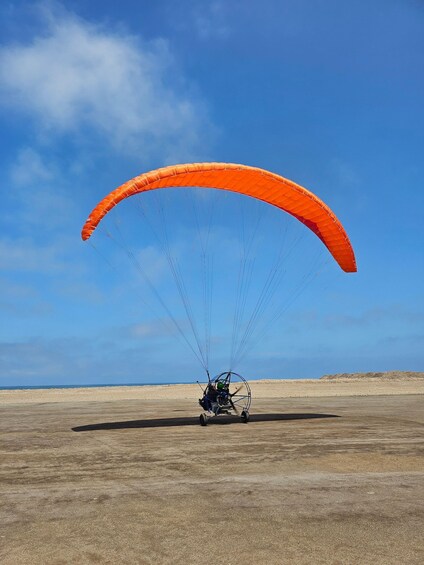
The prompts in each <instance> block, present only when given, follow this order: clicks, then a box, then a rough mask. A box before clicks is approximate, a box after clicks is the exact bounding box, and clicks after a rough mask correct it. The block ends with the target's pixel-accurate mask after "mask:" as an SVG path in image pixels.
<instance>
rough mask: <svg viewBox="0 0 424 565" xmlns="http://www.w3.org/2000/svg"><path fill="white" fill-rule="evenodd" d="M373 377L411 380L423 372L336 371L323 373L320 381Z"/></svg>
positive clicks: (421, 375) (420, 376)
mask: <svg viewBox="0 0 424 565" xmlns="http://www.w3.org/2000/svg"><path fill="white" fill-rule="evenodd" d="M363 379H375V380H381V381H388V380H390V381H393V380H405V381H413V380H417V379H424V373H423V372H418V371H385V372H382V373H338V374H336V375H324V376H323V377H321V378H320V380H321V381H344V380H349V381H351V380H363Z"/></svg>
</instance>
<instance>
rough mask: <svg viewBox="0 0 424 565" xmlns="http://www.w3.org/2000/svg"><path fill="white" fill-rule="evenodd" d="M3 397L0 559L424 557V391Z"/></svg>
mask: <svg viewBox="0 0 424 565" xmlns="http://www.w3.org/2000/svg"><path fill="white" fill-rule="evenodd" d="M251 386H252V394H253V403H252V410H251V412H252V419H251V422H249V424H247V425H246V424H242V423H241V422H240V421H239V420H238V419H237V418H230V417H222V418H221V419H216V420H215V421H214V422H212V423H211V425H210V426H208V427H206V428H202V427H200V426H199V425H198V415H199V409H198V407H197V406H196V401H197V398H198V396H199V389H198V386H197V385H169V386H161V387H109V388H85V389H84V388H81V389H65V390H64V389H49V390H19V391H1V392H0V407H1V416H0V420H1V421H0V424H1V426H0V427H1V436H0V461H1V464H0V499H1V505H0V562H1V563H2V564H6V565H12V564H13V565H16V564H64V563H75V564H76V563H78V564H80V563H142V564H153V563H154V564H171V563H172V564H198V563H204V562H205V561H211V560H213V561H217V562H219V563H229V564H230V563H231V564H232V563H234V564H235V563H240V562H243V563H248V564H257V563H270V564H285V563H287V564H289V563H290V564H292V563H301V564H303V563H305V564H306V563H308V564H309V563H323V564H324V563H326V564H327V563H333V564H342V563H343V564H344V563H352V564H353V563H355V564H356V563H361V564H363V563H373V564H376V563H377V564H384V565H390V564H393V565H394V564H396V565H398V564H399V563H411V564H414V563H416V564H421V563H423V562H424V542H423V540H422V524H423V523H424V510H423V505H422V501H423V500H424V435H423V431H424V380H423V379H410V380H408V379H402V378H392V379H389V380H387V379H386V380H384V379H380V380H378V379H371V378H370V379H356V380H355V379H350V380H349V379H343V378H340V379H338V380H335V381H326V380H320V381H316V380H308V381H298V380H293V381H257V382H252V383H251Z"/></svg>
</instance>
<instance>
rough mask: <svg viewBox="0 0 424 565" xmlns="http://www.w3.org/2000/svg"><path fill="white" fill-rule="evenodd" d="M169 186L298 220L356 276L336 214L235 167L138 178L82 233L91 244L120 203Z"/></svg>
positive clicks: (101, 207) (271, 176)
mask: <svg viewBox="0 0 424 565" xmlns="http://www.w3.org/2000/svg"><path fill="white" fill-rule="evenodd" d="M170 187H199V188H216V189H220V190H227V191H231V192H236V193H239V194H244V195H246V196H250V197H252V198H256V199H258V200H262V201H264V202H266V203H268V204H271V205H273V206H275V207H277V208H280V209H281V210H284V211H285V212H287V213H289V214H291V215H292V216H294V217H295V218H297V219H298V220H299V221H300V222H302V223H303V224H305V225H306V226H307V227H308V228H309V229H310V230H311V231H312V232H314V233H315V234H316V235H317V236H318V237H319V238H320V239H321V240H322V242H323V243H324V244H325V246H326V247H327V248H328V250H329V251H330V253H331V255H332V256H333V257H334V259H335V260H336V261H337V263H338V264H339V266H340V267H341V269H343V271H345V272H348V273H353V272H356V261H355V255H354V252H353V249H352V245H351V243H350V241H349V238H348V236H347V234H346V232H345V230H344V228H343V226H342V224H341V222H340V221H339V220H338V218H337V217H336V215H335V214H334V213H333V212H332V210H331V209H330V208H329V207H328V206H327V205H326V204H324V202H323V201H322V200H320V199H319V198H318V197H317V196H315V194H313V193H312V192H310V191H309V190H307V189H306V188H303V187H302V186H300V185H298V184H296V183H294V182H293V181H290V180H288V179H286V178H284V177H281V176H280V175H277V174H275V173H271V172H269V171H266V170H264V169H260V168H257V167H249V166H246V165H237V164H232V163H187V164H184V165H175V166H170V167H163V168H160V169H156V170H154V171H150V172H148V173H144V174H142V175H140V176H138V177H135V178H133V179H131V180H129V181H128V182H126V183H125V184H123V185H121V186H120V187H118V188H117V189H115V190H113V191H112V192H111V193H110V194H108V195H107V196H106V197H105V198H104V199H103V200H102V201H101V202H100V203H99V204H98V205H97V206H96V207H95V208H94V210H93V211H92V212H91V214H90V216H89V217H88V219H87V221H86V223H85V224H84V227H83V229H82V234H81V235H82V239H83V240H87V239H88V238H89V237H90V236H91V234H92V233H93V231H94V230H95V229H96V227H97V226H98V224H99V222H100V221H101V220H102V218H103V217H104V216H105V215H106V214H107V213H108V212H109V211H110V210H111V209H112V208H113V207H114V206H116V205H117V204H119V202H121V201H122V200H124V199H125V198H128V197H129V196H133V195H134V194H138V193H141V192H145V191H148V190H154V189H159V188H170Z"/></svg>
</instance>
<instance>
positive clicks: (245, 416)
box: [241, 410, 250, 424]
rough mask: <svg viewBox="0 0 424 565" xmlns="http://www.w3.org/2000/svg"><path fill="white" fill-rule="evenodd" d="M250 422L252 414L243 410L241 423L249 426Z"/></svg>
mask: <svg viewBox="0 0 424 565" xmlns="http://www.w3.org/2000/svg"><path fill="white" fill-rule="evenodd" d="M249 420H250V414H249V412H248V411H247V410H243V412H242V413H241V421H242V422H243V424H247V422H248V421H249Z"/></svg>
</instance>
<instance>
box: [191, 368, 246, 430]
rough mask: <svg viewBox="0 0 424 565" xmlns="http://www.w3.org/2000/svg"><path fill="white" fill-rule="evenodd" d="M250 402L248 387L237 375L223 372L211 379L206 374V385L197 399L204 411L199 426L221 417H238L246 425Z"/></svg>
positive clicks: (244, 380)
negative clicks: (213, 418) (200, 396)
mask: <svg viewBox="0 0 424 565" xmlns="http://www.w3.org/2000/svg"><path fill="white" fill-rule="evenodd" d="M251 400H252V398H251V391H250V386H249V384H248V383H247V381H246V379H244V378H243V377H242V376H241V375H239V374H238V373H234V372H232V371H225V372H224V373H220V374H219V375H218V376H217V377H215V378H213V379H211V378H210V376H209V374H208V384H207V385H206V387H205V388H204V389H203V396H202V398H199V404H200V406H201V407H202V408H203V410H204V412H203V413H202V414H200V425H201V426H206V425H207V424H208V421H209V419H210V418H212V417H215V416H222V415H235V416H239V417H240V418H241V421H242V422H244V423H246V424H247V422H248V421H249V418H250V415H249V408H250V403H251Z"/></svg>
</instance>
